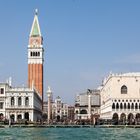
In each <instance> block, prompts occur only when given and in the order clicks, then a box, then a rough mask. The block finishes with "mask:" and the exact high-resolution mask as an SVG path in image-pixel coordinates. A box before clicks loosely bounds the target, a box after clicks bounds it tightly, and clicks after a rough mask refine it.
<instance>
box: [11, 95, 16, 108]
mask: <svg viewBox="0 0 140 140" xmlns="http://www.w3.org/2000/svg"><path fill="white" fill-rule="evenodd" d="M14 104H15V99H14V97H12V98H11V106H14Z"/></svg>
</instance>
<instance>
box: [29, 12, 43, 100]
mask: <svg viewBox="0 0 140 140" xmlns="http://www.w3.org/2000/svg"><path fill="white" fill-rule="evenodd" d="M43 52H44V49H43V37H42V35H41V31H40V26H39V21H38V11H37V10H36V12H35V16H34V20H33V24H32V27H31V32H30V35H29V45H28V87H30V88H31V87H32V85H33V84H34V87H35V89H36V90H37V91H38V93H39V94H40V96H41V97H42V101H43V62H44V56H43Z"/></svg>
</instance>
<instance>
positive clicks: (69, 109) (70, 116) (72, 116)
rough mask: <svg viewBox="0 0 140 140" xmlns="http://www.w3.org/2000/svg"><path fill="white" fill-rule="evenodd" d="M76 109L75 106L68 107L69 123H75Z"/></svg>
mask: <svg viewBox="0 0 140 140" xmlns="http://www.w3.org/2000/svg"><path fill="white" fill-rule="evenodd" d="M74 110H75V107H74V106H68V121H70V122H73V121H74V117H75V113H74Z"/></svg>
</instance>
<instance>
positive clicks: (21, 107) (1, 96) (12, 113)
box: [0, 83, 42, 122]
mask: <svg viewBox="0 0 140 140" xmlns="http://www.w3.org/2000/svg"><path fill="white" fill-rule="evenodd" d="M41 109H42V101H41V97H40V95H39V94H38V93H37V92H36V90H35V89H34V88H32V89H30V88H25V87H21V88H19V87H16V88H13V87H11V86H9V84H8V83H0V119H8V120H9V118H11V120H12V121H13V122H17V121H18V120H23V119H26V120H28V121H37V120H38V119H41V113H42V112H41Z"/></svg>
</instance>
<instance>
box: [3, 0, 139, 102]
mask: <svg viewBox="0 0 140 140" xmlns="http://www.w3.org/2000/svg"><path fill="white" fill-rule="evenodd" d="M139 7H140V1H139V0H41V1H39V0H38V1H37V0H24V1H19V0H12V1H9V0H1V1H0V18H1V20H0V48H1V54H0V81H6V79H7V78H8V77H9V76H12V79H13V85H14V86H21V85H23V84H24V85H27V45H28V38H29V33H30V29H31V25H32V21H33V17H34V10H35V9H36V8H38V10H39V22H40V27H41V32H42V36H43V38H44V49H45V64H44V85H45V88H44V89H45V91H44V94H46V87H47V86H48V85H50V86H51V88H52V91H53V94H54V97H56V96H58V95H59V96H61V97H62V99H63V101H64V102H67V103H70V104H72V103H74V99H75V95H76V94H77V93H80V92H84V91H86V89H87V88H91V89H92V88H97V87H98V86H99V85H100V84H101V81H102V79H103V78H104V77H105V76H107V75H108V74H109V72H110V71H112V72H114V73H121V72H138V71H140V8H139Z"/></svg>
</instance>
